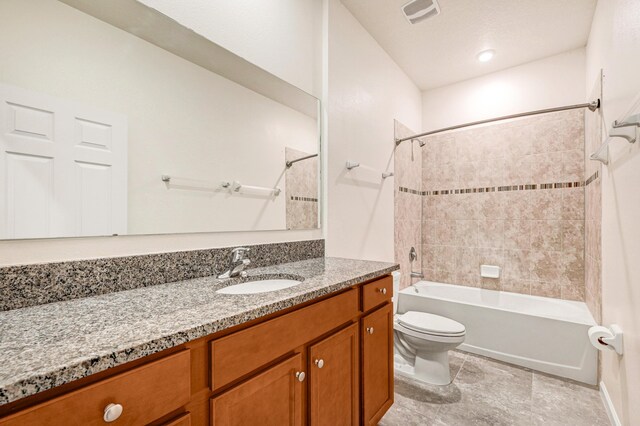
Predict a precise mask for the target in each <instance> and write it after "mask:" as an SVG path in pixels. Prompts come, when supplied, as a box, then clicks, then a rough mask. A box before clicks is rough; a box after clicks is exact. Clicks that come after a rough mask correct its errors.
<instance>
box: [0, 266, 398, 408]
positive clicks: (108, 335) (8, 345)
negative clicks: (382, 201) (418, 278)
mask: <svg viewBox="0 0 640 426" xmlns="http://www.w3.org/2000/svg"><path fill="white" fill-rule="evenodd" d="M396 269H398V267H397V265H394V264H392V263H382V262H370V261H360V260H349V259H339V258H317V259H311V260H304V261H299V262H293V263H286V264H281V265H275V266H269V267H263V268H255V269H251V270H249V275H250V276H256V275H261V274H280V275H283V276H287V275H296V276H300V277H303V278H304V281H303V282H302V284H300V285H298V286H296V287H292V288H288V289H285V290H279V291H274V292H269V293H262V294H252V295H224V294H217V293H216V290H218V289H220V288H222V287H225V286H227V285H230V283H229V282H222V281H220V280H217V279H215V278H213V277H205V278H196V279H190V280H186V281H179V282H174V283H169V284H161V285H155V286H150V287H145V288H140V289H135V290H128V291H121V292H116V293H110V294H104V295H100V296H94V297H87V298H83V299H76V300H69V301H65V302H56V303H49V304H46V305H39V306H32V307H28V308H22V309H15V310H11V311H5V312H0V405H2V404H6V403H9V402H12V401H15V400H17V399H20V398H23V397H26V396H29V395H33V394H36V393H38V392H41V391H44V390H47V389H51V388H53V387H55V386H59V385H62V384H64V383H68V382H71V381H73V380H77V379H80V378H82V377H86V376H88V375H90V374H94V373H97V372H99V371H103V370H106V369H108V368H111V367H114V366H117V365H120V364H124V363H126V362H129V361H133V360H135V359H138V358H141V357H144V356H147V355H150V354H153V353H156V352H159V351H162V350H164V349H168V348H171V347H174V346H177V345H180V344H182V343H185V342H188V341H191V340H194V339H197V338H199V337H203V336H206V335H208V334H212V333H215V332H217V331H220V330H224V329H226V328H229V327H233V326H235V325H239V324H242V323H244V322H247V321H250V320H253V319H256V318H259V317H261V316H264V315H268V314H271V313H274V312H277V311H280V310H282V309H285V308H289V307H291V306H295V305H297V304H300V303H303V302H307V301H309V300H313V299H315V298H317V297H320V296H323V295H326V294H329V293H333V292H335V291H338V290H341V289H344V288H347V287H349V286H352V285H354V284H358V283H361V282H364V281H367V280H370V279H373V278H376V277H379V276H382V275H385V274H388V273H390V272H391V271H394V270H396Z"/></svg>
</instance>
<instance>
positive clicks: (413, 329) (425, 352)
mask: <svg viewBox="0 0 640 426" xmlns="http://www.w3.org/2000/svg"><path fill="white" fill-rule="evenodd" d="M393 284H394V286H393V287H394V295H393V297H394V299H393V303H394V321H393V330H394V347H395V352H396V357H395V358H396V363H395V364H396V371H397V372H398V373H400V374H404V375H407V376H410V377H412V378H415V379H418V380H421V381H423V382H426V383H430V384H434V385H448V384H449V383H451V371H450V368H449V350H451V349H455V348H456V347H458V346H459V345H460V344H462V343H463V342H464V338H465V332H466V331H465V327H464V325H462V324H460V323H459V322H457V321H454V320H452V319H450V318H445V317H443V316H440V315H434V314H429V313H426V312H416V311H409V312H405V313H403V314H397V313H396V312H397V307H398V290H399V276H398V275H396V274H394V283H393ZM403 361H404V362H403Z"/></svg>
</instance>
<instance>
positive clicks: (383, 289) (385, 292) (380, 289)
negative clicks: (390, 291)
mask: <svg viewBox="0 0 640 426" xmlns="http://www.w3.org/2000/svg"><path fill="white" fill-rule="evenodd" d="M378 291H379V292H380V293H382V294H387V289H386V288H385V287H382V288H379V289H378Z"/></svg>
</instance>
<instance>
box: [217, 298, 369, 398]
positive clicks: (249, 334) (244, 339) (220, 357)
mask: <svg viewBox="0 0 640 426" xmlns="http://www.w3.org/2000/svg"><path fill="white" fill-rule="evenodd" d="M357 315H358V291H357V290H356V289H353V290H349V291H347V292H345V293H342V294H339V295H337V296H334V297H332V298H330V299H327V300H324V301H322V302H318V303H315V304H313V305H310V306H307V307H306V308H302V309H300V310H297V311H294V312H291V313H289V314H286V315H283V316H281V317H278V318H274V319H272V320H269V321H266V322H263V323H262V324H258V325H255V326H253V327H250V328H247V329H246V330H242V331H239V332H237V333H234V334H230V335H228V336H225V337H223V338H221V339H218V340H214V341H213V342H211V343H210V345H211V387H212V389H214V390H215V389H218V388H220V387H222V386H224V385H226V384H229V383H231V382H232V381H234V380H236V379H238V378H240V377H242V376H244V375H246V374H248V373H250V372H252V371H254V370H256V369H257V368H259V367H261V366H263V365H265V364H267V363H269V362H271V361H273V360H275V359H277V358H278V357H280V356H282V355H285V354H286V353H287V352H289V351H292V350H293V349H295V348H297V347H299V346H301V345H303V344H305V343H307V342H309V341H311V340H313V339H315V338H317V337H319V336H321V335H322V334H324V333H327V332H329V331H331V330H333V329H335V328H337V327H339V326H341V325H343V324H345V323H347V322H348V321H350V320H352V319H353V318H355V317H356V316H357Z"/></svg>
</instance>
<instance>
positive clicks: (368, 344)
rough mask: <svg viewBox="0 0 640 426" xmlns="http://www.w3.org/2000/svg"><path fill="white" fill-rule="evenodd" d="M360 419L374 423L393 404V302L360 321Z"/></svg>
mask: <svg viewBox="0 0 640 426" xmlns="http://www.w3.org/2000/svg"><path fill="white" fill-rule="evenodd" d="M361 333H362V351H361V357H362V388H363V401H362V411H363V423H364V424H366V425H377V424H378V421H380V419H381V418H382V416H384V414H385V413H386V412H387V410H388V409H389V408H390V407H391V405H392V404H393V306H392V305H391V304H386V305H385V306H383V307H382V308H380V309H378V310H376V311H374V312H372V313H370V314H369V315H366V316H365V317H364V318H362V321H361Z"/></svg>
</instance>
